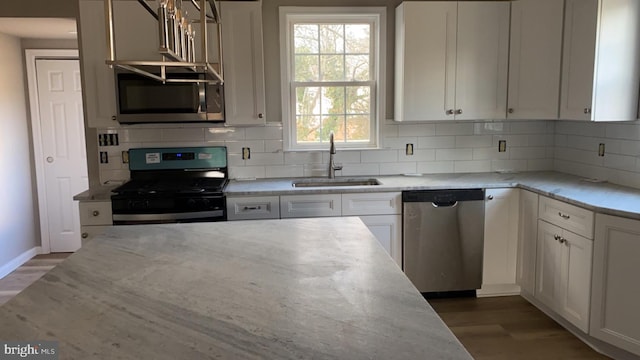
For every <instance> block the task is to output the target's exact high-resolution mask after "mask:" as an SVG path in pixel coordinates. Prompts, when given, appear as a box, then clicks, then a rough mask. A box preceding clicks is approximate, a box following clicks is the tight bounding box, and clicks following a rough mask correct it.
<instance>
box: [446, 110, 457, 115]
mask: <svg viewBox="0 0 640 360" xmlns="http://www.w3.org/2000/svg"><path fill="white" fill-rule="evenodd" d="M445 113H446V114H447V115H453V114H455V111H454V110H453V109H449V110H447V111H446V112H445Z"/></svg>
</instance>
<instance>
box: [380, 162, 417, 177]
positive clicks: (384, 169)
mask: <svg viewBox="0 0 640 360" xmlns="http://www.w3.org/2000/svg"><path fill="white" fill-rule="evenodd" d="M415 172H416V162H415V161H414V162H403V163H384V164H380V175H397V174H412V173H415Z"/></svg>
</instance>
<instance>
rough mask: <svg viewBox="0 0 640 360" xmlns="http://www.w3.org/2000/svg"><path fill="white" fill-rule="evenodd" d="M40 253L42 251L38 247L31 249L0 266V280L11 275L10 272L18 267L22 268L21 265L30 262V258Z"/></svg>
mask: <svg viewBox="0 0 640 360" xmlns="http://www.w3.org/2000/svg"><path fill="white" fill-rule="evenodd" d="M41 251H42V248H41V247H40V246H36V247H33V248H31V249H29V250H27V251H25V252H23V253H22V254H20V255H18V256H16V257H15V258H13V260H11V261H9V262H8V263H6V264H4V265H2V266H0V279H2V278H4V277H5V276H7V275H9V274H11V272H13V271H14V270H15V269H17V268H19V267H20V266H22V264H24V263H26V262H27V261H29V260H31V258H32V257H34V256H36V255H38V254H40V252H41Z"/></svg>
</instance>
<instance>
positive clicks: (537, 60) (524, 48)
mask: <svg viewBox="0 0 640 360" xmlns="http://www.w3.org/2000/svg"><path fill="white" fill-rule="evenodd" d="M563 18H564V1H563V0H520V1H514V2H512V3H511V46H510V56H509V59H510V60H509V105H508V111H507V118H509V119H557V118H558V110H559V102H560V68H561V60H562V25H563Z"/></svg>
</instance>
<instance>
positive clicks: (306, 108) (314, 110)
mask: <svg viewBox="0 0 640 360" xmlns="http://www.w3.org/2000/svg"><path fill="white" fill-rule="evenodd" d="M296 115H320V88H319V87H299V88H297V89H296Z"/></svg>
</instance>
